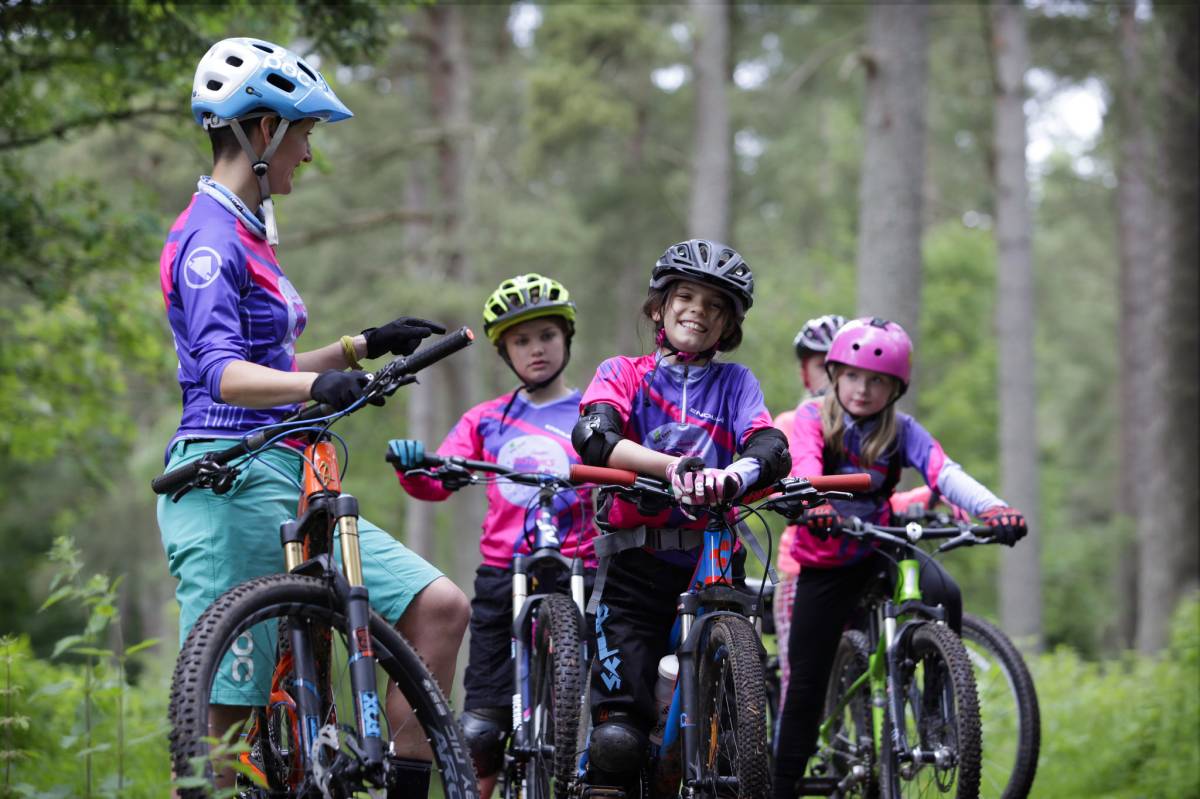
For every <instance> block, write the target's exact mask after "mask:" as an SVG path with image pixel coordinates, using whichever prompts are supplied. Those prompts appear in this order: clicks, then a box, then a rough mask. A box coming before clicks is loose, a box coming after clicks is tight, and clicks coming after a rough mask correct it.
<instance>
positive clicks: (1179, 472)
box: [0, 0, 1200, 796]
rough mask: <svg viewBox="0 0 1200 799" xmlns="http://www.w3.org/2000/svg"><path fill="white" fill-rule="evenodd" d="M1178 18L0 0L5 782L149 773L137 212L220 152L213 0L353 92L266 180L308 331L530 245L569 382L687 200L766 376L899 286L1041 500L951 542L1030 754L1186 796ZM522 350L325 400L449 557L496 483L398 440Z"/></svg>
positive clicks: (1184, 64) (1077, 779)
mask: <svg viewBox="0 0 1200 799" xmlns="http://www.w3.org/2000/svg"><path fill="white" fill-rule="evenodd" d="M889 15H890V16H889ZM1196 23H1197V15H1196V12H1195V7H1194V6H1192V5H1191V4H1182V5H1174V4H1153V5H1151V4H1150V3H1136V4H1099V3H1081V2H1029V3H1026V4H1025V5H1024V6H1022V5H1012V4H1006V3H1000V4H993V5H990V6H989V5H985V4H969V3H962V4H935V5H928V6H921V5H915V4H892V3H883V4H875V5H870V4H860V3H844V4H842V3H833V4H821V5H789V4H774V3H736V4H732V5H728V4H723V3H715V2H714V3H709V2H693V3H692V4H691V5H690V6H689V5H668V4H661V3H653V4H632V3H626V4H608V3H604V4H601V3H594V4H559V3H554V4H533V3H517V4H506V3H499V2H497V3H490V4H483V5H465V4H438V5H424V4H414V5H390V4H371V3H356V2H350V3H344V4H338V5H336V6H329V5H325V4H322V3H317V2H312V1H311V0H299V1H298V2H279V3H272V4H269V5H259V4H252V3H248V2H211V3H206V4H204V5H202V6H200V5H195V6H193V5H188V4H181V3H160V2H148V1H138V2H135V1H133V0H120V1H119V2H109V3H103V4H96V5H88V4H74V3H72V4H59V3H30V2H21V1H20V0H9V2H4V3H3V4H0V109H3V111H4V113H3V115H0V286H2V287H3V289H2V293H0V469H2V470H3V473H4V474H5V479H4V481H3V483H0V507H3V509H4V514H3V518H2V519H0V551H2V552H3V556H2V558H3V559H2V565H0V573H2V576H3V580H0V632H2V633H7V634H9V635H7V636H6V637H4V638H2V639H0V641H2V642H3V648H2V649H0V665H4V666H6V670H5V671H2V672H0V764H2V765H3V767H4V772H3V781H2V782H0V792H2V793H0V795H5V794H9V793H11V794H13V795H38V796H78V795H84V794H85V793H87V794H89V795H90V794H92V793H95V794H96V795H122V796H142V795H145V796H159V795H162V794H163V790H164V789H163V787H162V786H164V785H165V784H166V781H167V779H168V775H167V765H166V759H165V755H164V748H163V747H164V743H163V740H162V724H163V708H164V707H165V699H166V693H167V681H168V676H169V670H170V668H171V664H172V661H173V657H174V654H175V651H176V640H177V627H176V611H175V604H174V599H173V588H174V586H173V582H172V581H171V579H170V578H169V576H168V574H167V570H166V564H165V559H164V557H163V555H162V550H161V547H160V544H159V537H158V531H157V525H156V522H155V510H154V508H155V503H154V497H153V496H152V495H151V493H150V491H149V488H148V482H149V479H150V478H151V477H153V476H154V475H155V474H157V473H158V472H159V471H160V470H161V467H162V451H163V447H164V445H165V443H166V441H167V440H168V438H169V437H170V434H171V432H172V431H173V430H174V428H175V426H176V424H177V423H178V414H179V399H178V388H177V386H176V384H175V381H174V367H175V358H174V353H173V351H172V346H171V339H170V333H169V330H168V328H167V326H166V323H165V317H164V314H163V311H162V299H161V294H160V291H159V287H158V280H157V267H158V253H159V250H160V247H161V243H162V239H163V237H164V235H165V233H166V230H167V228H168V227H169V224H170V221H171V220H172V219H173V218H174V216H175V215H176V214H177V213H178V212H179V211H180V210H181V209H182V208H183V207H184V206H185V205H186V203H187V202H188V199H189V197H190V194H191V193H192V191H193V190H194V181H195V179H196V176H197V175H199V174H202V173H205V172H207V171H208V169H209V166H210V164H211V158H210V150H209V147H208V142H207V138H206V137H205V136H204V134H203V133H202V132H201V131H200V129H199V127H198V126H196V125H195V124H194V123H192V121H191V117H190V114H189V112H188V103H187V97H188V91H189V86H190V82H191V78H192V74H193V70H194V66H195V63H196V61H197V60H198V58H199V56H200V55H201V54H202V53H203V52H204V51H205V49H206V48H207V47H208V45H209V44H211V43H212V42H213V41H215V40H217V39H220V38H223V37H225V36H230V35H252V36H258V37H261V38H266V39H269V40H273V41H277V42H281V43H287V44H288V45H289V46H290V47H292V48H294V49H296V50H298V51H300V52H302V53H305V54H306V55H308V56H310V57H311V58H312V59H313V62H314V63H317V64H319V68H320V69H321V70H322V71H323V73H324V74H325V75H326V76H327V77H328V78H329V79H330V81H331V83H332V84H333V85H334V87H335V89H336V91H337V92H338V94H339V96H340V97H341V98H342V99H343V100H345V101H346V103H347V104H348V105H349V106H350V107H351V108H352V109H353V110H355V112H356V117H355V118H354V119H353V120H352V121H349V122H346V123H341V124H338V125H332V126H328V127H322V128H320V129H318V131H317V132H316V134H315V135H314V136H313V144H314V157H315V160H314V163H313V164H312V165H310V166H308V167H306V168H303V169H302V170H301V171H300V172H299V174H298V176H297V179H296V190H295V192H294V194H293V195H292V196H290V197H287V198H284V199H282V200H281V201H280V202H279V203H278V204H277V208H278V214H279V219H280V230H281V239H282V241H281V245H280V248H279V254H280V260H281V262H282V263H283V264H284V265H285V268H286V269H287V271H288V274H289V276H290V277H291V279H292V280H293V282H294V283H295V284H296V286H297V288H298V289H299V291H300V292H301V294H302V295H303V296H304V297H305V298H306V300H307V304H308V307H309V314H310V320H309V325H308V328H307V330H306V332H305V335H304V339H305V340H306V341H307V342H309V346H319V345H321V344H324V343H326V342H328V341H332V340H336V338H337V337H338V336H340V335H342V334H344V333H354V332H357V331H358V330H360V329H361V328H363V327H367V326H370V325H377V324H380V323H382V322H384V321H387V320H390V319H391V318H392V317H394V316H396V315H398V314H402V313H406V314H413V315H421V316H427V317H430V318H434V319H440V320H443V321H445V322H446V323H447V324H470V325H473V326H475V327H476V328H478V327H479V324H480V322H479V312H480V308H481V305H482V301H483V299H484V297H485V296H486V295H487V294H488V293H489V292H490V290H491V289H492V288H494V287H495V285H496V284H497V283H498V282H499V281H500V280H501V279H503V278H505V277H508V276H511V275H513V274H518V273H523V272H527V271H538V272H542V273H544V274H549V275H552V276H554V277H556V278H558V279H560V280H562V281H563V282H564V283H565V284H566V285H567V286H568V287H569V288H570V290H571V293H572V296H573V298H574V299H575V300H576V302H577V303H578V305H579V323H578V329H579V334H578V335H577V337H576V339H575V345H574V348H573V353H572V362H571V365H570V366H569V368H568V370H567V375H568V378H569V380H570V382H571V383H573V384H575V385H577V386H581V387H582V386H583V385H585V384H586V383H587V381H588V380H589V379H590V376H591V373H592V370H593V369H594V366H595V364H596V363H598V362H599V361H600V360H601V359H602V358H604V357H607V356H608V355H611V354H615V353H631V352H641V351H644V350H645V348H646V346H647V344H648V343H649V337H648V335H647V333H646V330H645V328H644V327H643V328H640V329H639V328H638V326H637V324H636V321H637V309H638V307H639V305H640V298H641V297H642V296H643V292H644V290H645V284H646V282H647V279H648V274H649V269H650V267H651V265H652V264H653V262H654V260H655V258H656V257H657V256H658V254H659V253H660V252H661V251H662V250H663V249H664V248H665V246H666V245H668V244H670V243H672V242H674V241H677V240H679V239H682V238H686V237H688V236H690V235H700V234H702V235H708V236H711V237H714V238H724V239H725V240H727V241H728V242H729V243H731V244H733V245H734V246H735V247H737V248H738V249H739V250H740V251H741V252H742V253H743V254H744V255H745V256H746V258H747V260H748V261H749V262H750V263H751V265H752V266H753V267H754V270H755V276H756V302H755V306H754V308H753V309H752V311H751V313H750V314H749V316H748V318H747V321H746V326H745V331H746V336H745V342H744V344H743V345H742V347H741V348H740V349H739V350H738V351H737V352H736V353H735V354H734V356H733V357H735V358H736V359H737V360H738V361H740V362H743V363H746V364H747V365H748V366H750V367H751V368H752V369H753V370H754V372H755V373H756V374H757V375H758V377H759V378H760V380H761V382H762V384H763V388H764V391H765V394H766V398H767V403H768V405H769V407H770V408H771V410H772V411H773V412H776V413H777V412H779V411H783V410H786V409H789V408H791V407H793V406H794V405H795V404H796V402H797V401H798V399H799V397H800V395H801V391H802V386H801V385H800V383H799V378H798V375H797V371H796V365H795V360H794V356H793V352H792V348H791V341H792V337H793V336H794V335H795V332H796V330H797V328H798V327H799V325H800V324H801V323H802V322H803V321H804V320H805V319H806V318H809V317H811V316H815V315H818V314H822V313H829V312H837V313H842V314H846V315H857V314H859V313H875V314H880V315H884V316H890V317H893V318H897V319H899V320H900V321H902V322H903V323H904V324H905V325H906V327H908V328H909V329H910V331H911V332H912V333H913V334H914V338H915V339H916V340H917V358H916V372H915V374H916V378H915V380H916V383H915V387H914V391H913V394H912V396H911V397H910V398H907V399H906V402H907V403H908V409H909V410H912V411H914V412H915V413H916V415H917V417H918V418H919V419H920V420H921V421H922V422H923V424H925V426H926V427H928V428H929V429H930V430H931V431H932V432H933V433H934V435H935V436H937V437H938V438H939V439H940V440H941V442H942V443H943V444H944V446H945V448H946V450H947V452H948V453H949V454H950V456H951V457H953V458H954V459H956V460H957V461H959V462H960V463H962V464H963V465H964V466H965V467H966V468H967V470H968V471H970V472H971V473H972V474H973V475H975V476H977V477H978V478H979V479H981V480H982V481H983V482H984V483H986V484H988V485H990V486H992V487H994V488H995V489H996V490H997V491H998V493H1000V494H1001V495H1002V496H1005V497H1006V498H1007V499H1008V500H1009V501H1010V502H1011V503H1012V504H1014V505H1016V506H1018V507H1021V508H1022V509H1023V510H1026V511H1027V512H1029V514H1030V516H1031V520H1032V521H1033V534H1031V536H1030V537H1029V538H1028V539H1027V540H1026V541H1024V542H1022V544H1021V545H1020V546H1018V547H1017V548H1016V549H1014V550H1012V551H1011V552H1003V553H1002V552H1000V551H998V548H983V549H978V550H971V551H967V552H963V553H960V554H956V555H954V556H952V557H950V558H948V559H947V565H948V566H949V568H950V570H951V571H952V573H953V574H954V575H955V576H956V577H957V578H958V579H959V581H960V582H961V584H962V586H963V589H964V593H965V596H966V601H967V607H968V609H970V610H972V611H974V612H976V613H980V614H981V615H986V616H990V617H992V618H995V619H997V620H999V621H1001V623H1002V624H1003V625H1004V626H1005V628H1006V629H1007V630H1009V632H1010V634H1013V635H1014V636H1015V637H1017V638H1018V639H1019V640H1020V641H1021V642H1022V645H1023V646H1024V647H1025V649H1026V652H1027V653H1028V654H1029V656H1030V658H1031V661H1032V662H1033V665H1034V670H1035V676H1036V677H1037V680H1038V685H1039V691H1040V693H1041V695H1042V702H1043V713H1044V717H1045V728H1044V730H1043V739H1044V741H1045V743H1044V745H1043V761H1042V768H1041V770H1040V772H1039V779H1038V783H1037V785H1036V786H1035V795H1036V796H1082V795H1091V796H1101V795H1111V796H1171V795H1178V796H1187V795H1195V792H1196V791H1197V790H1200V748H1198V747H1197V745H1196V743H1195V735H1194V732H1195V729H1196V726H1197V723H1198V721H1200V665H1198V664H1200V655H1198V652H1197V650H1198V648H1200V614H1198V612H1197V606H1196V603H1195V601H1194V600H1192V601H1189V600H1188V599H1187V597H1188V596H1189V595H1190V594H1191V593H1192V592H1193V591H1194V589H1195V585H1196V581H1197V541H1198V540H1200V536H1197V530H1196V522H1195V520H1196V518H1197V514H1196V511H1197V507H1196V506H1197V484H1198V480H1197V472H1196V465H1197V454H1198V453H1197V449H1198V447H1197V432H1196V419H1195V416H1196V407H1197V404H1196V395H1197V389H1198V387H1200V379H1198V377H1197V368H1196V355H1197V352H1200V349H1198V348H1197V346H1196V345H1197V336H1196V325H1197V313H1196V294H1197V284H1196V270H1197V250H1196V226H1195V219H1196V210H1197V208H1196V188H1197V176H1198V167H1197V157H1196V149H1195V141H1196V138H1197V137H1196V133H1197V67H1196V63H1197V62H1196V44H1197V42H1196V30H1197V28H1196ZM1013 75H1015V76H1016V78H1015V79H1013V78H1012V76H1013ZM1013 109H1015V113H1016V115H1017V117H1018V119H1017V123H1016V124H1015V126H1014V125H1013V124H1012V121H1013V113H1014V111H1013ZM513 387H514V382H513V378H512V375H511V374H510V373H509V372H508V371H507V370H506V369H505V368H504V366H503V364H502V363H501V362H500V360H499V359H498V358H496V357H494V355H493V354H492V353H491V352H490V351H489V348H488V347H487V346H486V344H481V345H477V346H475V347H473V348H471V349H469V350H467V351H466V352H464V353H462V354H460V355H458V356H455V358H454V359H452V360H451V361H449V362H448V363H447V364H445V365H444V366H441V367H438V368H437V369H435V370H432V371H431V373H430V374H429V375H428V377H423V378H422V383H421V385H420V386H414V387H412V388H411V390H409V389H406V390H404V391H402V392H401V393H400V394H398V395H397V396H396V397H395V398H394V399H392V400H391V401H390V402H389V403H388V405H387V407H386V408H384V409H382V410H379V411H372V412H370V413H363V414H359V415H357V416H356V417H355V418H353V419H351V420H348V421H347V422H346V423H344V424H343V425H341V427H342V428H343V429H342V430H341V433H342V434H343V435H344V436H345V437H346V439H347V440H348V442H349V444H350V450H351V453H352V456H353V457H352V459H351V461H352V462H351V465H350V471H349V476H348V483H347V485H348V487H349V488H350V489H351V490H352V491H353V492H354V493H355V494H356V495H357V496H359V497H360V499H361V500H362V502H363V505H364V508H365V510H366V514H367V515H368V516H369V517H370V518H371V519H372V520H373V521H375V522H376V523H378V524H380V525H381V526H382V527H384V528H385V529H389V530H391V531H393V532H394V533H395V534H396V535H397V536H398V537H400V538H401V539H402V540H404V541H405V542H406V543H408V544H409V545H410V546H413V547H414V548H415V549H417V550H418V551H420V552H422V553H425V554H426V555H427V556H428V557H429V558H430V559H431V560H432V561H433V562H434V563H436V564H437V565H439V566H440V567H441V568H442V569H443V570H444V571H446V573H447V574H449V575H451V576H453V577H454V579H456V581H458V582H459V584H460V585H463V586H465V587H468V590H469V586H470V580H471V575H472V573H473V571H474V568H475V566H476V565H477V563H478V553H477V550H476V548H475V546H474V543H475V541H476V539H477V532H476V531H477V530H478V522H479V519H480V518H481V515H482V508H481V505H480V504H479V503H480V501H481V499H482V497H481V496H478V495H480V494H482V492H474V494H472V492H463V494H462V495H460V496H458V497H456V498H455V499H454V500H453V501H452V502H449V503H446V504H445V505H441V506H429V505H422V504H420V503H416V502H413V501H410V500H408V499H407V498H406V497H405V496H404V495H403V494H402V492H401V491H400V490H399V488H398V486H397V485H396V483H395V478H394V476H393V475H392V472H391V469H390V467H388V466H387V464H385V463H384V461H383V458H382V454H383V444H384V442H385V441H386V440H387V439H388V438H391V437H399V436H406V437H417V438H423V439H425V440H426V441H428V442H429V443H430V444H431V445H433V444H436V442H437V441H440V439H441V437H442V435H444V433H445V431H446V430H448V429H449V428H450V426H451V425H452V424H453V423H454V421H455V420H456V419H457V418H458V416H459V415H460V414H461V413H462V412H463V411H464V410H466V408H468V407H470V406H471V405H473V404H475V403H477V402H479V401H482V400H484V399H488V398H490V397H493V396H496V395H497V394H499V393H500V392H502V391H511V390H512V388H513ZM777 530H778V527H776V531H777ZM63 536H67V537H70V540H68V539H66V538H60V537H63ZM56 538H57V539H59V540H58V541H57V543H55V540H56ZM72 542H73V543H72ZM55 589H56V590H55ZM1172 619H1174V620H1175V621H1174V627H1172ZM143 644H144V645H143ZM1135 652H1136V653H1140V654H1135ZM1039 653H1040V654H1039ZM80 707H85V708H88V709H89V712H88V714H86V718H85V714H84V713H82V712H81V711H80V710H79V708H80ZM91 710H94V713H93V712H91ZM51 764H53V765H54V766H55V768H53V769H49V768H47V765H51Z"/></svg>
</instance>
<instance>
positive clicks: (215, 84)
mask: <svg viewBox="0 0 1200 799" xmlns="http://www.w3.org/2000/svg"><path fill="white" fill-rule="evenodd" d="M224 85H225V84H223V83H221V81H219V80H210V81H209V82H208V83H206V84H204V88H206V89H208V90H209V91H210V92H215V91H218V90H219V89H220V88H221V87H222V86H224Z"/></svg>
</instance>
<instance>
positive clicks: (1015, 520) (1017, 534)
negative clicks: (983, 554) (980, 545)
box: [979, 505, 1029, 547]
mask: <svg viewBox="0 0 1200 799" xmlns="http://www.w3.org/2000/svg"><path fill="white" fill-rule="evenodd" d="M979 518H980V519H983V523H984V524H986V525H987V526H988V527H989V528H991V531H992V536H991V537H992V540H993V541H998V542H999V543H1001V544H1004V545H1006V546H1010V547H1011V546H1013V545H1014V544H1016V543H1017V542H1018V541H1020V540H1021V539H1022V538H1024V537H1025V536H1026V534H1028V533H1029V526H1028V525H1027V524H1026V523H1025V515H1024V514H1023V513H1021V511H1019V510H1017V509H1015V508H1010V507H1008V506H1007V505H997V506H996V507H994V508H988V509H987V510H985V511H984V512H983V513H981V514H979Z"/></svg>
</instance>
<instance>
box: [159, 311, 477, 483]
mask: <svg viewBox="0 0 1200 799" xmlns="http://www.w3.org/2000/svg"><path fill="white" fill-rule="evenodd" d="M474 340H475V334H474V333H472V332H471V329H470V328H469V327H466V326H465V325H464V326H463V327H460V328H459V329H458V330H455V331H454V332H453V333H448V334H446V336H445V337H444V338H442V339H440V340H438V341H437V342H435V343H434V344H431V345H430V346H428V347H424V348H422V349H420V350H417V351H416V352H415V353H413V354H412V355H409V356H403V355H402V356H400V357H398V358H396V359H394V360H393V361H391V362H390V363H388V364H387V365H385V366H384V367H383V368H381V369H379V370H378V371H376V372H375V373H374V374H373V375H372V376H371V382H370V383H368V384H367V387H366V390H364V391H363V397H364V398H365V399H367V400H370V399H372V398H375V397H385V396H391V395H392V394H394V393H395V392H396V389H398V388H400V386H403V385H406V384H408V383H411V382H413V380H414V378H413V375H415V374H416V373H417V372H419V371H421V370H422V369H425V368H427V367H429V366H432V365H433V364H435V363H437V362H438V361H440V360H442V359H443V358H446V357H448V356H450V355H453V354H454V353H456V352H458V351H459V350H461V349H463V348H465V347H467V346H469V345H470V344H471V343H472V342H473V341H474ZM364 404H366V403H364ZM361 407H362V406H361V405H360V406H358V408H355V409H354V410H358V409H359V408H361ZM354 410H345V411H341V412H338V411H336V410H334V409H333V408H332V407H331V406H329V405H322V404H319V403H314V404H312V405H306V406H305V407H303V408H301V409H300V410H298V411H296V412H295V413H293V414H290V415H289V416H287V417H286V418H284V419H283V420H281V421H280V422H279V423H278V424H275V425H271V426H270V427H268V428H266V429H263V430H259V431H256V432H254V433H252V434H251V435H249V436H246V437H245V438H242V439H240V440H238V442H237V443H236V444H234V445H233V446H231V447H229V448H228V449H223V450H221V451H220V452H211V453H208V454H207V455H204V456H203V457H201V458H199V459H198V460H194V461H192V462H190V463H186V464H184V465H183V466H180V467H178V468H176V469H172V470H171V471H169V472H165V473H164V474H160V475H159V476H158V477H155V478H154V479H153V480H151V481H150V488H151V489H152V490H153V491H154V493H155V494H173V493H175V492H176V491H179V490H181V489H184V488H185V487H187V486H188V485H189V484H190V483H192V482H194V481H196V480H197V479H201V478H207V479H209V480H216V481H218V482H216V483H215V485H216V486H218V487H219V485H220V483H219V481H220V480H221V475H222V473H223V472H224V473H226V474H227V471H226V470H225V468H224V467H225V465H226V464H228V463H229V462H230V461H232V460H233V459H235V458H239V457H241V456H243V455H249V454H250V453H251V452H254V451H255V450H257V449H260V448H261V447H262V446H263V445H264V444H266V442H267V441H268V440H269V439H270V438H271V437H272V435H273V431H276V430H277V429H278V428H280V427H285V426H287V425H299V424H302V423H304V422H308V421H312V420H313V419H323V418H325V417H328V416H335V415H336V418H339V419H340V418H342V417H343V416H347V415H349V414H350V413H353V412H354Z"/></svg>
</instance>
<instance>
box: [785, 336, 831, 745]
mask: <svg viewBox="0 0 1200 799" xmlns="http://www.w3.org/2000/svg"><path fill="white" fill-rule="evenodd" d="M844 324H846V317H844V316H842V315H841V314H825V315H824V316H818V317H815V318H813V319H809V320H808V321H807V322H805V323H804V325H803V327H801V328H800V332H798V333H796V338H795V339H793V340H792V347H794V348H795V350H796V360H797V361H799V363H800V379H801V380H802V381H803V382H804V390H805V391H807V392H808V396H807V397H806V398H805V399H812V398H813V397H820V396H823V395H824V394H825V390H826V389H827V388H829V376H828V375H827V374H826V373H825V354H826V353H827V352H829V347H830V345H831V344H833V337H834V336H835V335H837V332H838V330H839V329H840V328H841V327H842V325H844ZM795 415H796V410H795V409H794V408H793V409H791V410H787V411H783V412H782V413H780V414H779V415H778V416H776V417H775V423H774V424H775V427H776V428H777V429H778V430H779V431H780V432H782V433H783V434H784V435H785V436H786V435H788V434H789V433H791V430H792V419H793V418H794V417H795ZM795 536H796V526H795V525H792V524H789V525H787V526H786V527H784V528H783V535H781V536H779V557H778V558H777V559H776V561H775V568H776V569H777V570H778V572H779V582H778V583H777V584H776V585H775V594H774V600H773V601H772V604H771V610H772V615H773V616H774V621H775V646H776V650H777V651H778V653H779V692H780V699H781V700H782V699H783V698H784V697H786V696H787V685H788V678H789V677H790V674H791V670H790V669H789V667H788V648H787V643H788V630H789V629H790V628H791V626H792V601H793V599H794V598H795V595H796V575H798V574H799V573H800V564H798V563H796V559H795V558H793V557H792V553H791V547H792V540H793V539H794V538H795ZM776 723H778V719H776Z"/></svg>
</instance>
